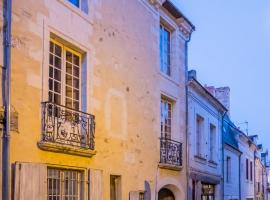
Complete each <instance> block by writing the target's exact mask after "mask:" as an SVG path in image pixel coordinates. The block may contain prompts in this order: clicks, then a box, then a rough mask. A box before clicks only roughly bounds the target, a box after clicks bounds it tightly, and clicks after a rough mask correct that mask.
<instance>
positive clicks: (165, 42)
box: [160, 24, 171, 76]
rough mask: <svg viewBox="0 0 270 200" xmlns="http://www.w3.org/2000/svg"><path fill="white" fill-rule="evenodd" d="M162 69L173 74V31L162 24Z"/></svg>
mask: <svg viewBox="0 0 270 200" xmlns="http://www.w3.org/2000/svg"><path fill="white" fill-rule="evenodd" d="M160 71H161V72H163V73H165V74H167V75H168V76H170V75H171V33H170V31H169V30H168V29H167V28H166V27H165V26H163V25H162V24H161V25H160Z"/></svg>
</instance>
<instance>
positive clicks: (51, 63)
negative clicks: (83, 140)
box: [50, 54, 53, 65]
mask: <svg viewBox="0 0 270 200" xmlns="http://www.w3.org/2000/svg"><path fill="white" fill-rule="evenodd" d="M50 65H53V55H52V54H50Z"/></svg>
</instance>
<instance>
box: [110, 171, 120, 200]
mask: <svg viewBox="0 0 270 200" xmlns="http://www.w3.org/2000/svg"><path fill="white" fill-rule="evenodd" d="M110 200H121V176H115V175H111V176H110Z"/></svg>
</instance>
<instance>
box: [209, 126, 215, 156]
mask: <svg viewBox="0 0 270 200" xmlns="http://www.w3.org/2000/svg"><path fill="white" fill-rule="evenodd" d="M215 151H216V127H215V126H214V125H213V124H210V160H212V161H214V160H215V153H216V152H215Z"/></svg>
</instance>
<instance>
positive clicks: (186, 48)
mask: <svg viewBox="0 0 270 200" xmlns="http://www.w3.org/2000/svg"><path fill="white" fill-rule="evenodd" d="M194 30H195V27H192V30H191V33H190V35H189V38H188V39H187V40H186V41H185V72H186V74H185V79H186V80H185V90H186V176H187V195H186V197H187V200H189V135H188V43H189V42H190V40H191V34H192V32H193V31H194Z"/></svg>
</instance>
